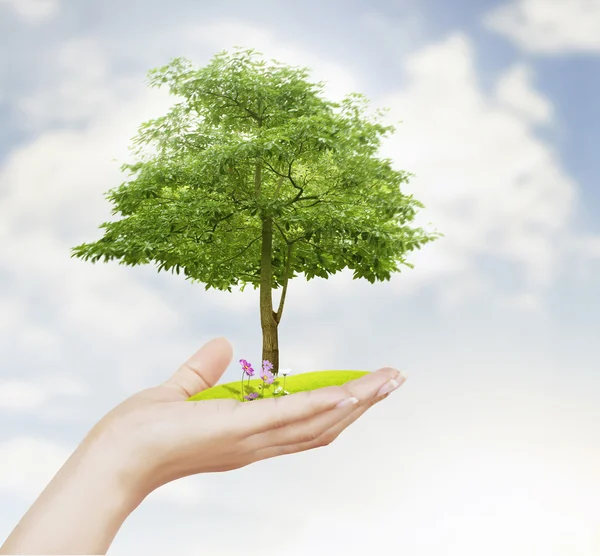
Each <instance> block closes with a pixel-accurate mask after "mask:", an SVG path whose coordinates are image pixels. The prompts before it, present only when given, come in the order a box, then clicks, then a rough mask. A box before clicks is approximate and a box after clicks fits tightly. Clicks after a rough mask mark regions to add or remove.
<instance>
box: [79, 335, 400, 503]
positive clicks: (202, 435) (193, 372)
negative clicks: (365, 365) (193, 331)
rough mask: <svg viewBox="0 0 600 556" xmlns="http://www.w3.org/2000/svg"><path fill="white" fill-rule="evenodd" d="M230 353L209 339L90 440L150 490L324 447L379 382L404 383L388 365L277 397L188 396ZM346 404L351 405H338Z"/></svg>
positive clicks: (211, 380)
mask: <svg viewBox="0 0 600 556" xmlns="http://www.w3.org/2000/svg"><path fill="white" fill-rule="evenodd" d="M232 357H233V350H232V347H231V344H230V343H229V342H228V341H227V340H226V339H225V338H216V339H214V340H212V341H210V342H208V343H207V344H206V345H205V346H204V347H203V348H202V349H200V350H199V351H198V352H196V353H195V354H194V355H193V356H192V357H191V358H190V359H188V361H186V362H185V363H184V364H183V365H182V366H181V368H180V369H179V370H178V371H177V372H176V373H175V374H174V375H173V376H172V377H171V378H170V379H169V380H167V381H166V382H165V383H164V384H161V385H160V386H156V387H154V388H150V389H148V390H143V391H142V392H139V393H137V394H135V395H134V396H132V397H131V398H129V399H127V400H126V401H125V402H123V403H122V404H121V405H119V406H117V407H116V408H115V409H114V410H112V411H111V412H110V413H108V414H107V415H106V416H105V417H104V418H103V419H102V420H101V421H100V422H99V423H98V424H97V425H96V427H94V429H93V430H92V431H91V433H90V436H89V438H88V439H87V442H89V443H90V445H92V444H95V445H97V446H98V448H101V451H102V452H105V453H110V454H111V459H112V460H113V461H112V465H115V463H116V464H117V465H118V468H119V469H120V472H121V473H122V474H124V477H125V478H126V480H127V482H128V483H129V484H130V485H132V486H133V485H135V488H137V489H138V491H139V492H141V493H142V495H146V494H148V493H150V492H151V491H152V490H154V489H156V488H158V487H159V486H161V485H164V484H166V483H168V482H170V481H173V480H176V479H179V478H181V477H185V476H188V475H194V474H197V473H210V472H219V471H228V470H231V469H237V468H240V467H244V466H246V465H249V464H250V463H253V462H256V461H258V460H262V459H267V458H271V457H275V456H279V455H283V454H291V453H294V452H300V451H304V450H309V449H311V448H316V447H320V446H326V445H328V444H330V443H331V442H332V441H333V440H335V439H336V438H337V437H338V436H339V434H340V433H341V432H342V431H343V430H344V429H345V428H346V427H348V426H349V425H350V424H351V423H353V422H354V421H355V420H356V419H358V418H359V417H360V416H361V415H362V414H363V413H364V412H365V411H366V410H367V409H368V408H369V407H371V406H372V405H373V404H375V403H377V402H378V401H380V400H382V399H384V398H385V397H387V395H385V394H384V395H383V396H382V397H377V396H376V394H377V392H378V391H379V390H380V388H381V387H383V386H384V385H386V383H388V382H389V381H390V380H396V381H397V383H398V385H400V384H401V383H402V382H403V381H404V377H403V376H401V375H400V373H399V372H398V371H396V370H394V369H389V368H387V369H381V370H379V371H377V372H374V373H369V374H368V375H365V376H363V377H361V378H359V379H357V380H354V381H351V382H349V383H348V384H346V385H344V386H330V387H326V388H320V389H318V390H313V391H308V392H299V393H296V394H292V395H290V396H285V397H279V398H266V399H258V400H255V401H252V402H240V401H237V400H234V399H218V400H203V401H198V402H190V401H186V400H187V399H188V398H189V397H190V396H192V395H194V394H196V393H198V392H200V391H202V390H206V389H207V388H210V387H212V386H214V385H215V384H216V383H217V382H218V381H219V379H220V378H221V376H222V374H223V373H224V372H225V370H226V369H227V367H228V365H229V364H230V362H231V359H232ZM392 385H395V384H394V383H392ZM344 401H346V403H347V405H345V406H344V407H340V408H336V405H337V404H338V403H340V402H344ZM352 402H354V403H352ZM115 457H116V458H118V460H119V461H117V462H115V461H114V458H115Z"/></svg>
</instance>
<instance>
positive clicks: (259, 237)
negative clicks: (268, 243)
mask: <svg viewBox="0 0 600 556" xmlns="http://www.w3.org/2000/svg"><path fill="white" fill-rule="evenodd" d="M261 238H262V234H261V235H259V236H258V237H256V238H254V239H253V240H252V241H251V242H250V243H249V244H248V245H246V247H244V248H243V249H242V250H241V251H240V252H239V253H237V254H236V255H234V256H233V257H231V258H229V259H226V260H224V261H219V263H218V266H223V265H224V264H225V263H228V262H230V261H233V260H234V259H237V258H238V257H239V256H240V255H242V254H243V253H245V252H246V251H247V250H248V249H250V247H251V246H252V244H254V243H255V242H257V241H258V240H259V239H261Z"/></svg>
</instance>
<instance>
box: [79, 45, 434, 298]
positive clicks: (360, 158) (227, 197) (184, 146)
mask: <svg viewBox="0 0 600 556" xmlns="http://www.w3.org/2000/svg"><path fill="white" fill-rule="evenodd" d="M308 77H309V70H308V69H306V68H298V67H290V66H286V65H284V64H282V63H280V62H276V61H270V62H267V61H265V60H263V59H261V58H260V57H259V55H258V53H257V52H255V51H254V50H238V51H236V52H234V53H233V54H229V53H227V52H222V53H219V54H217V55H216V56H215V57H214V58H213V59H212V60H211V62H210V63H209V64H208V65H206V66H205V67H202V68H197V67H195V66H194V65H193V64H192V63H191V62H189V61H188V60H186V59H183V58H178V59H175V60H173V61H172V62H170V63H169V64H168V65H165V66H164V67H161V68H158V69H155V70H152V71H151V72H150V73H149V81H150V85H151V86H153V87H162V86H167V87H168V88H169V91H170V92H171V93H172V94H173V95H174V96H176V97H177V99H178V100H177V102H176V103H175V104H174V105H173V106H172V108H171V109H170V110H169V111H168V113H167V114H166V115H164V116H162V117H159V118H156V119H153V120H151V121H148V122H146V123H144V124H142V125H141V127H140V128H139V132H138V134H137V136H136V137H135V139H134V142H133V144H134V152H135V155H136V162H135V163H132V164H125V165H123V167H122V169H123V171H124V172H127V174H128V179H127V181H126V182H124V183H123V184H121V185H120V186H119V187H116V188H115V189H112V190H110V191H109V192H108V193H107V195H106V196H107V198H108V199H109V200H110V201H111V202H112V203H113V205H114V208H113V214H120V215H121V217H122V218H121V219H119V220H117V221H113V222H106V223H104V224H102V225H101V226H100V227H101V228H103V229H104V236H103V237H102V238H101V239H99V240H98V241H96V242H93V243H84V244H81V245H79V246H77V247H74V248H73V250H72V254H73V256H76V257H80V258H83V259H85V260H88V259H90V260H91V261H93V262H96V261H97V260H100V259H103V260H104V261H108V260H111V259H118V260H120V262H121V264H127V265H137V264H146V263H150V262H154V263H155V264H156V266H157V267H158V270H159V271H160V270H171V271H174V272H177V273H178V274H179V272H180V271H182V272H183V274H184V275H185V276H186V279H189V280H191V281H193V282H201V283H204V284H205V289H209V288H215V289H219V290H227V291H231V288H232V286H237V285H241V286H242V290H243V288H244V287H245V285H247V284H251V285H252V286H253V287H254V288H257V287H259V285H260V283H261V267H263V266H264V264H261V263H264V261H266V260H267V259H264V258H262V259H261V253H262V251H261V249H262V247H263V244H264V241H265V237H264V223H265V222H266V221H268V222H270V223H272V225H273V233H272V238H271V251H270V255H269V256H270V261H271V264H270V267H271V268H270V269H269V270H270V272H269V273H268V274H270V276H268V279H269V287H271V288H278V287H280V286H285V285H287V280H288V279H289V278H293V277H294V276H295V275H296V273H299V272H303V273H304V274H305V276H306V278H307V279H308V280H310V279H312V278H314V277H315V276H319V277H323V278H327V277H328V276H329V275H330V274H335V273H336V272H338V271H340V270H342V269H344V268H350V269H352V270H353V271H354V272H353V276H354V278H365V279H367V280H368V281H369V282H371V283H374V282H375V281H376V280H389V279H390V276H391V274H392V273H393V272H396V271H398V270H400V268H399V267H400V266H401V265H405V266H411V265H410V263H409V262H408V261H407V259H406V256H407V254H408V253H409V252H410V251H413V250H414V249H418V248H420V247H421V246H422V245H423V244H425V243H427V242H429V241H431V240H433V239H435V238H436V237H437V234H436V233H428V232H426V231H424V230H422V229H420V228H415V227H411V225H410V224H411V221H412V220H413V219H414V216H415V214H416V211H417V210H418V209H419V208H421V207H422V205H421V204H420V203H419V202H418V201H417V200H416V199H414V198H413V197H412V196H411V195H406V194H404V193H403V192H402V191H401V185H402V184H403V183H406V182H407V180H408V178H409V177H410V174H409V173H407V172H404V171H399V170H395V169H393V168H392V162H391V160H389V159H383V158H379V157H378V156H377V152H378V150H379V148H380V145H381V141H382V138H384V137H386V136H387V135H388V134H389V133H391V132H392V131H393V127H391V126H386V125H383V123H382V116H383V112H382V111H377V112H375V113H374V114H370V113H369V111H368V101H367V100H366V99H365V98H364V97H363V96H362V95H359V94H350V95H348V96H347V97H346V98H345V99H344V100H342V101H341V102H333V101H330V100H327V99H326V98H325V97H324V95H323V87H324V85H323V83H313V82H311V81H310V80H309V79H308ZM262 270H263V272H262V278H263V279H264V278H265V269H264V268H263V269H262Z"/></svg>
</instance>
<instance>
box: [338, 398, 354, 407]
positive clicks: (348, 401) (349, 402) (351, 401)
mask: <svg viewBox="0 0 600 556" xmlns="http://www.w3.org/2000/svg"><path fill="white" fill-rule="evenodd" d="M355 403H358V398H354V397H352V398H346V399H345V400H342V401H341V402H340V403H339V404H337V405H336V406H335V407H336V408H337V407H347V406H349V405H354V404H355Z"/></svg>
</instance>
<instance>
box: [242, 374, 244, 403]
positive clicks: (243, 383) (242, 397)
mask: <svg viewBox="0 0 600 556" xmlns="http://www.w3.org/2000/svg"><path fill="white" fill-rule="evenodd" d="M242 401H244V371H242Z"/></svg>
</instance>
